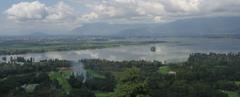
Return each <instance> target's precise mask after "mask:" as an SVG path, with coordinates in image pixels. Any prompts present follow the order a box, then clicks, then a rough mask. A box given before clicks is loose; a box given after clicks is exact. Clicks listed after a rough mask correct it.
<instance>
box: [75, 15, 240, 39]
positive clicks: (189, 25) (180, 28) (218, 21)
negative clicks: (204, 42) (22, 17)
mask: <svg viewBox="0 0 240 97" xmlns="http://www.w3.org/2000/svg"><path fill="white" fill-rule="evenodd" d="M72 32H73V33H74V34H78V35H111V36H166V35H167V36H168V35H170V36H181V35H184V36H187V35H208V34H238V33H239V32H240V17H211V18H195V19H185V20H178V21H174V22H169V23H164V24H160V23H159V24H158V23H149V24H107V23H93V24H86V25H83V26H81V27H78V28H76V29H74V30H73V31H72Z"/></svg>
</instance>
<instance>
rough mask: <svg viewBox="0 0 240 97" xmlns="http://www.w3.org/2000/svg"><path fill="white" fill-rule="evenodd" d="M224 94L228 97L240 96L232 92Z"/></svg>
mask: <svg viewBox="0 0 240 97" xmlns="http://www.w3.org/2000/svg"><path fill="white" fill-rule="evenodd" d="M226 93H227V94H228V97H239V96H240V95H238V93H237V92H234V91H226Z"/></svg>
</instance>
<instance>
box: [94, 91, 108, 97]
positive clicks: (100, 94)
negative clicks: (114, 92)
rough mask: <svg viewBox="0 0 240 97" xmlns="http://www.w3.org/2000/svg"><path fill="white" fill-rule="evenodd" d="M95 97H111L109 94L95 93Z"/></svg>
mask: <svg viewBox="0 0 240 97" xmlns="http://www.w3.org/2000/svg"><path fill="white" fill-rule="evenodd" d="M95 95H96V97H111V95H110V93H109V92H95Z"/></svg>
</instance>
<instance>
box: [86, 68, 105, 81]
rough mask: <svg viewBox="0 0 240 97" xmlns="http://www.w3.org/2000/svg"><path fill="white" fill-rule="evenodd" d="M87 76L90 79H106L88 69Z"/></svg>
mask: <svg viewBox="0 0 240 97" xmlns="http://www.w3.org/2000/svg"><path fill="white" fill-rule="evenodd" d="M87 75H88V76H90V77H93V78H100V79H105V78H106V77H105V76H104V75H101V74H99V73H97V72H96V71H94V70H90V69H88V70H87Z"/></svg>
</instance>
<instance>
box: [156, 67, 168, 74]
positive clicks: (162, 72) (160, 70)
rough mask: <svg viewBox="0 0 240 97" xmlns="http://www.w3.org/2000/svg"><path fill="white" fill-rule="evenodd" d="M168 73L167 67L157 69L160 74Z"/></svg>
mask: <svg viewBox="0 0 240 97" xmlns="http://www.w3.org/2000/svg"><path fill="white" fill-rule="evenodd" d="M169 71H171V70H170V68H169V66H161V67H159V72H160V73H161V74H167V73H168V72H169Z"/></svg>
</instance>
